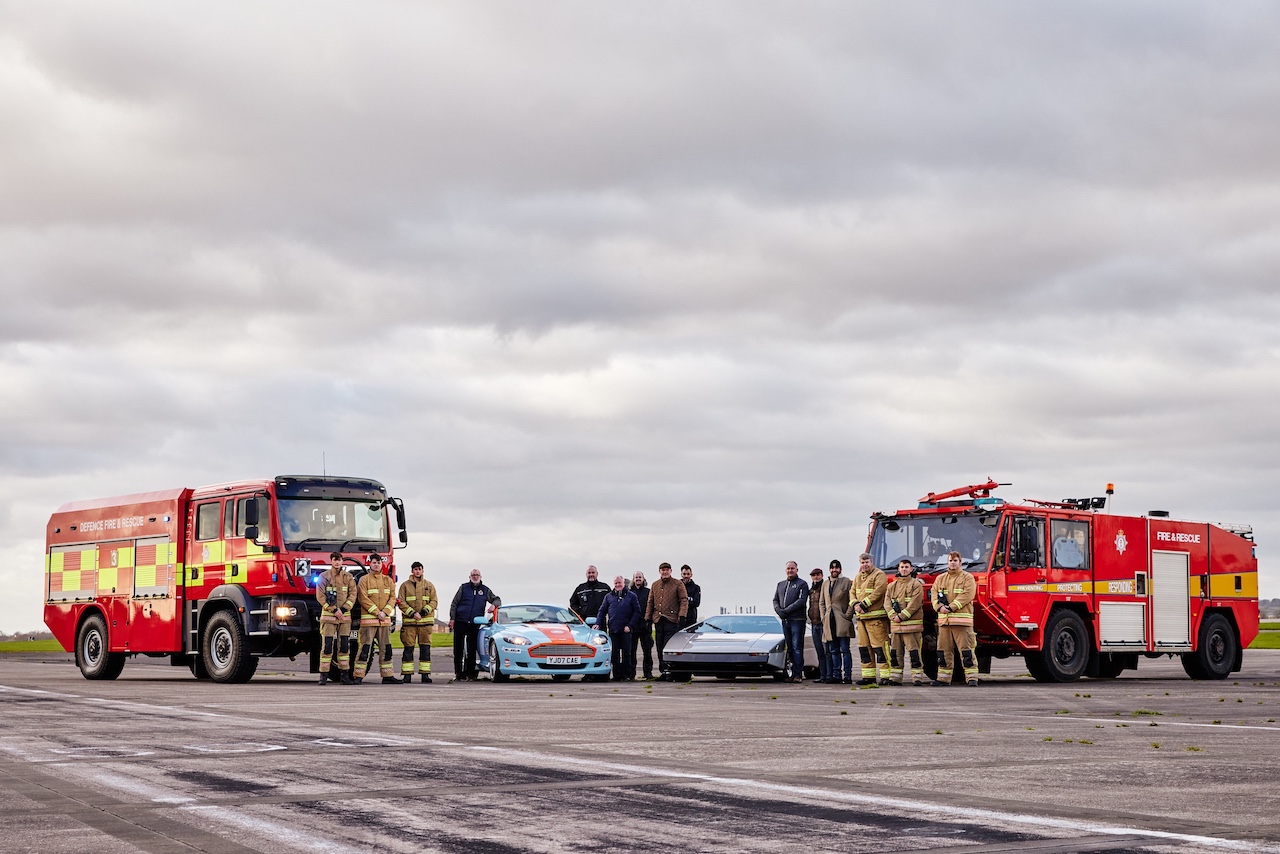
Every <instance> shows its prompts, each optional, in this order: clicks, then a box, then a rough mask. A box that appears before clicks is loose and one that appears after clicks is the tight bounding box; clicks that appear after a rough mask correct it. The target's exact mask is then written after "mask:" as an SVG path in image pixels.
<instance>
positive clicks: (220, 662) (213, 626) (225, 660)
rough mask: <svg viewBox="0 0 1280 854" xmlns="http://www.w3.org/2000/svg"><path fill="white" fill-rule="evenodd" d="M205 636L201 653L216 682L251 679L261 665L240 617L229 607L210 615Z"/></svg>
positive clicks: (211, 677)
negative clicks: (250, 652)
mask: <svg viewBox="0 0 1280 854" xmlns="http://www.w3.org/2000/svg"><path fill="white" fill-rule="evenodd" d="M202 640H203V641H204V643H203V644H201V648H200V653H201V655H202V656H203V658H204V667H205V670H207V671H208V672H209V678H210V679H212V680H213V681H214V682H248V681H249V679H250V678H252V677H253V672H254V671H255V670H257V669H258V660H257V659H256V658H254V657H253V656H251V655H250V654H249V644H248V642H247V639H246V638H245V636H244V629H243V628H241V627H240V620H239V619H237V617H236V616H235V615H234V614H232V613H231V612H230V611H219V612H218V613H216V614H214V615H213V616H212V617H210V618H209V624H208V625H206V626H205V627H204V635H203V637H202Z"/></svg>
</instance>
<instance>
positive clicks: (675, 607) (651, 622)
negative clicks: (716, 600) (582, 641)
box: [569, 561, 702, 682]
mask: <svg viewBox="0 0 1280 854" xmlns="http://www.w3.org/2000/svg"><path fill="white" fill-rule="evenodd" d="M701 604H702V588H701V587H700V586H699V585H698V583H697V582H695V581H694V580H693V569H692V567H690V566H689V564H687V563H686V564H685V565H684V566H682V567H680V577H679V578H675V577H674V576H673V575H672V569H671V564H669V563H667V562H665V561H664V562H662V563H660V564H658V578H657V580H655V581H654V582H653V585H652V586H650V585H649V583H648V580H647V579H646V578H645V575H644V573H643V572H637V573H635V574H634V575H633V576H631V580H630V582H629V583H628V581H627V579H626V578H624V577H623V576H621V575H619V576H617V577H615V578H614V579H613V586H612V587H610V586H609V585H608V584H605V583H604V582H603V581H601V580H600V578H599V571H598V570H597V569H596V568H595V567H594V566H589V567H587V580H586V581H584V582H582V583H581V584H579V585H578V586H577V587H575V588H574V589H573V594H572V595H571V596H570V597H569V609H570V610H572V611H573V612H574V613H575V614H577V615H578V616H579V617H581V618H582V619H583V620H586V619H588V618H592V617H594V618H595V621H596V626H597V627H598V628H600V629H601V630H603V631H607V632H608V633H609V640H610V642H611V644H612V648H613V659H612V668H611V670H612V674H613V679H614V680H616V681H629V682H634V681H635V678H636V672H637V670H640V671H641V672H642V673H643V674H644V678H645V679H653V678H654V676H653V663H654V652H655V651H656V652H657V662H658V673H659V675H658V679H659V680H661V681H668V682H669V681H671V679H672V678H673V677H672V675H671V673H670V672H669V671H668V669H667V662H666V659H665V658H664V657H663V652H664V651H665V650H666V648H667V641H669V640H671V636H672V635H674V634H675V633H676V632H678V631H680V630H681V629H683V628H686V627H687V626H691V625H693V624H694V623H696V622H698V607H699V606H700V605H701ZM640 654H643V656H644V658H643V668H642V669H641V667H640V666H639V664H640V662H638V660H637V658H638V656H639V655H640Z"/></svg>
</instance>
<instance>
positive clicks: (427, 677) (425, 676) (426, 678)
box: [404, 673, 431, 683]
mask: <svg viewBox="0 0 1280 854" xmlns="http://www.w3.org/2000/svg"><path fill="white" fill-rule="evenodd" d="M418 678H419V679H421V680H422V681H423V682H427V683H430V682H431V674H430V673H423V674H422V675H420V676H419V677H418ZM404 681H406V682H408V681H409V680H408V679H406V680H404Z"/></svg>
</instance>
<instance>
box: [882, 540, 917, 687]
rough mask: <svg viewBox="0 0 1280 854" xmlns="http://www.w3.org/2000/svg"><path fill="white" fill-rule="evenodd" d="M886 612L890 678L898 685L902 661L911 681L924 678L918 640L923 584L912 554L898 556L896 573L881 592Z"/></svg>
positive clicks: (900, 679) (901, 676)
mask: <svg viewBox="0 0 1280 854" xmlns="http://www.w3.org/2000/svg"><path fill="white" fill-rule="evenodd" d="M884 601H885V607H886V610H888V612H889V680H890V681H891V682H892V683H893V684H894V685H901V684H902V678H903V670H904V665H905V670H906V673H907V674H908V675H909V676H910V677H911V684H912V685H919V684H921V683H922V682H923V681H924V666H923V664H922V663H921V661H920V640H921V638H922V637H923V636H924V585H923V584H921V583H920V579H918V578H916V577H915V567H914V566H912V564H911V558H909V557H907V556H906V555H903V556H902V557H900V558H898V574H897V575H895V576H894V578H893V581H891V582H889V589H888V590H886V591H885V595H884Z"/></svg>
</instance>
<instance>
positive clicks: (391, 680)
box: [382, 676, 400, 685]
mask: <svg viewBox="0 0 1280 854" xmlns="http://www.w3.org/2000/svg"><path fill="white" fill-rule="evenodd" d="M382 684H383V685H399V684H400V680H399V679H397V678H396V677H394V676H383V677H382Z"/></svg>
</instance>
